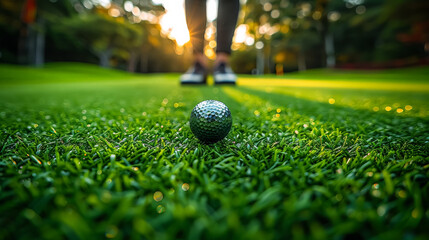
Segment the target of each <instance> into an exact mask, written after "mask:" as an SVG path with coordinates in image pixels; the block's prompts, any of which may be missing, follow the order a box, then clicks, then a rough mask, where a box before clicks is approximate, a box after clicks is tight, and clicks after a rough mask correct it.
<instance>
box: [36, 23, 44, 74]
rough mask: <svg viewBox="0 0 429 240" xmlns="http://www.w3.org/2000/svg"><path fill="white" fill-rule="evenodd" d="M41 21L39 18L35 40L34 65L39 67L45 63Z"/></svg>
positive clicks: (42, 24)
mask: <svg viewBox="0 0 429 240" xmlns="http://www.w3.org/2000/svg"><path fill="white" fill-rule="evenodd" d="M44 25H45V24H44V21H43V19H41V18H39V21H38V29H37V30H36V38H35V56H34V57H35V58H34V65H35V66H36V67H41V66H43V64H44V63H45V28H44Z"/></svg>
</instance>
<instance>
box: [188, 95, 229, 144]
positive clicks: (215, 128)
mask: <svg viewBox="0 0 429 240" xmlns="http://www.w3.org/2000/svg"><path fill="white" fill-rule="evenodd" d="M189 123H190V126H191V131H192V133H193V134H194V135H195V136H196V137H197V138H198V139H200V140H201V141H202V142H206V143H215V142H217V141H220V140H222V139H223V138H224V137H226V135H228V133H229V131H230V130H231V126H232V116H231V112H230V111H229V109H228V107H227V106H226V105H225V104H224V103H222V102H219V101H216V100H206V101H202V102H200V103H198V104H197V106H195V107H194V109H193V110H192V113H191V119H190V120H189Z"/></svg>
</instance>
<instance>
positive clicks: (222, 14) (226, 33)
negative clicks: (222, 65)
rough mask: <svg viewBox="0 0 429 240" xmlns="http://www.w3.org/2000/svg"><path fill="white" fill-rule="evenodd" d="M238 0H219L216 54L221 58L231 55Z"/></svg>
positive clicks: (238, 6) (238, 7) (238, 5)
mask: <svg viewBox="0 0 429 240" xmlns="http://www.w3.org/2000/svg"><path fill="white" fill-rule="evenodd" d="M239 10H240V1H239V0H219V8H218V17H217V48H216V53H217V54H218V55H220V57H221V58H223V57H224V56H225V55H230V54H231V43H232V37H233V36H234V31H235V27H236V24H237V18H238V12H239Z"/></svg>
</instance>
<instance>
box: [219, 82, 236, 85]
mask: <svg viewBox="0 0 429 240" xmlns="http://www.w3.org/2000/svg"><path fill="white" fill-rule="evenodd" d="M215 85H236V82H215Z"/></svg>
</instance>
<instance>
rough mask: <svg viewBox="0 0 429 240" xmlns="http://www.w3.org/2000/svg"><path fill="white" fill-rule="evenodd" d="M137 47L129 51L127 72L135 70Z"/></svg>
mask: <svg viewBox="0 0 429 240" xmlns="http://www.w3.org/2000/svg"><path fill="white" fill-rule="evenodd" d="M138 55H139V54H138V49H133V50H131V52H130V59H129V60H128V67H127V70H128V72H135V71H136V68H137V58H138Z"/></svg>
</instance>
